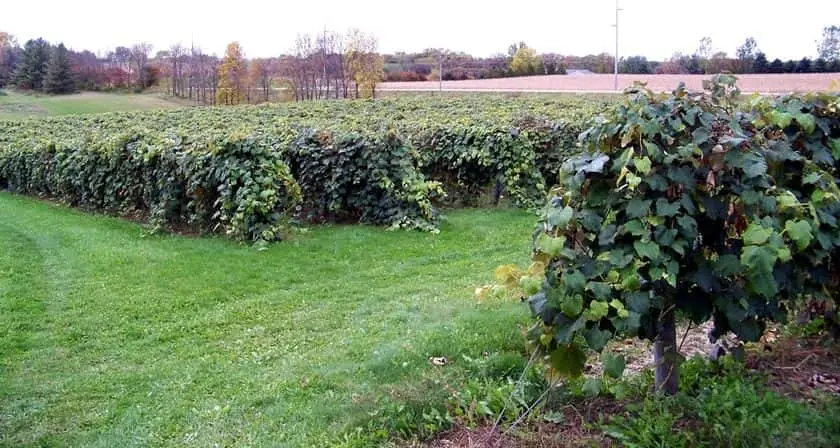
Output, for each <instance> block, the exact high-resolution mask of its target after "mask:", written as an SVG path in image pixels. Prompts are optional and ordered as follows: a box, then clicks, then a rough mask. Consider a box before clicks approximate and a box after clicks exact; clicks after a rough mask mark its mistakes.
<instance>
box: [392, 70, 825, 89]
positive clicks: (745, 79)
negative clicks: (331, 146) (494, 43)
mask: <svg viewBox="0 0 840 448" xmlns="http://www.w3.org/2000/svg"><path fill="white" fill-rule="evenodd" d="M709 78H710V76H709V75H619V77H618V83H619V89H624V88H626V87H629V86H632V85H633V83H634V82H635V81H643V82H646V83H647V85H648V87H649V88H651V89H652V90H655V91H671V90H673V89H674V88H676V87H677V85H678V84H679V83H680V82H685V84H686V86H687V87H688V88H689V89H692V90H702V89H703V80H704V79H709ZM832 82H840V74H838V73H806V74H779V75H754V74H748V75H738V86H739V87H740V88H741V90H742V91H743V92H747V93H749V92H759V93H788V92H794V91H796V92H815V91H829V90H832V89H834V90H837V89H840V87H838V86H834V87H832ZM613 85H614V80H613V75H603V74H592V75H579V76H571V75H548V76H527V77H517V78H496V79H477V80H467V81H444V82H443V89H444V90H447V91H459V90H460V91H489V92H492V91H500V92H503V91H509V92H516V91H537V92H552V91H553V92H594V93H601V92H609V91H613ZM439 87H440V85H439V83H438V82H437V81H425V82H386V83H383V84H382V85H381V86H380V87H379V89H380V90H382V91H386V92H387V91H415V90H418V91H424V90H438V89H439Z"/></svg>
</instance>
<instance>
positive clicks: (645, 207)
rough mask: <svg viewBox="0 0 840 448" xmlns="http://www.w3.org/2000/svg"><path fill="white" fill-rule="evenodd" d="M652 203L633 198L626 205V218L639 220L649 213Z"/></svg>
mask: <svg viewBox="0 0 840 448" xmlns="http://www.w3.org/2000/svg"><path fill="white" fill-rule="evenodd" d="M652 203H653V201H651V200H645V201H643V200H641V199H638V198H633V199H631V200H630V202H628V203H627V208H626V211H627V217H628V218H629V219H633V218H641V217H642V216H645V215H647V213H648V211H650V205H651V204H652Z"/></svg>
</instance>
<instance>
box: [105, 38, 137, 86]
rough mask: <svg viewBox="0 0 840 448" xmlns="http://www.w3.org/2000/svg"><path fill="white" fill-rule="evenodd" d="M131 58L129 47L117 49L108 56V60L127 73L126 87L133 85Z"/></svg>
mask: <svg viewBox="0 0 840 448" xmlns="http://www.w3.org/2000/svg"><path fill="white" fill-rule="evenodd" d="M131 57H132V55H131V49H130V48H128V47H117V48H115V49H114V51H113V52H112V53H110V54H109V55H108V59H110V60H111V62H112V63H114V64H115V65H116V66H117V67H119V68H120V69H121V70H123V71H125V73H126V77H127V78H126V86H128V85H129V84H131Z"/></svg>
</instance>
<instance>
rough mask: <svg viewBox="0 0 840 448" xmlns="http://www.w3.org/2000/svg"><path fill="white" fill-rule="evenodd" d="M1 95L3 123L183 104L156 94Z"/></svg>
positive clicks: (163, 107)
mask: <svg viewBox="0 0 840 448" xmlns="http://www.w3.org/2000/svg"><path fill="white" fill-rule="evenodd" d="M2 92H3V93H4V94H0V120H17V119H23V118H28V117H42V116H48V115H68V114H92V113H102V112H125V111H133V110H152V109H166V108H170V107H178V106H179V105H180V104H179V103H177V102H175V101H172V100H168V99H166V98H163V97H160V96H156V95H154V94H123V93H100V92H82V93H76V94H72V95H40V94H32V95H28V94H22V93H17V92H13V91H8V90H3V91H2Z"/></svg>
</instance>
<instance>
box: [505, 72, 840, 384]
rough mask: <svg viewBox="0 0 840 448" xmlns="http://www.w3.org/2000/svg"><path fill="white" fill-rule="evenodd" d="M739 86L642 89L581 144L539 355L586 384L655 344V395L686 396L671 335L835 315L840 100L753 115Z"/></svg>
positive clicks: (553, 261)
mask: <svg viewBox="0 0 840 448" xmlns="http://www.w3.org/2000/svg"><path fill="white" fill-rule="evenodd" d="M735 81H736V79H735V78H734V77H733V76H730V75H718V76H716V77H715V78H713V79H712V80H711V81H710V82H708V83H707V85H706V86H705V91H704V92H701V93H692V92H689V91H687V90H686V89H685V88H684V86H680V87H679V88H677V89H676V90H675V91H673V92H672V93H670V94H654V93H653V92H651V91H650V90H647V89H646V88H645V87H644V86H643V85H637V86H636V87H635V88H633V89H632V90H631V91H629V92H628V95H627V98H626V100H625V101H624V102H623V103H622V104H621V105H619V106H618V107H617V108H615V109H614V110H613V111H611V112H609V113H608V114H606V115H604V116H602V117H599V118H598V119H596V123H595V124H594V125H593V126H592V127H591V128H590V129H589V130H587V131H586V132H584V133H583V134H581V137H580V138H581V142H582V145H583V153H582V154H580V155H579V156H576V157H572V158H570V159H569V160H568V161H567V162H566V163H565V164H564V166H563V168H562V173H561V180H560V183H559V185H558V186H557V187H556V188H554V189H553V190H552V193H551V198H550V200H549V202H548V204H547V205H546V207H545V208H544V210H543V211H542V213H541V219H540V222H539V225H538V228H537V230H536V232H535V234H534V238H533V241H534V251H533V264H532V266H531V267H530V268H529V269H528V271H526V272H523V271H520V270H518V269H516V268H515V267H514V266H502V267H500V268H499V269H498V270H497V276H498V277H499V278H500V280H502V281H503V282H505V283H507V285H508V286H516V287H518V288H521V289H522V290H523V292H524V293H525V295H527V296H528V297H529V298H528V304H529V305H530V308H531V310H532V312H533V314H534V316H535V317H536V318H537V319H536V324H535V325H534V326H533V327H532V328H531V330H530V331H529V333H528V335H529V339H530V341H531V342H532V343H533V344H534V345H535V346H536V347H537V348H538V349H539V350H541V351H542V352H543V353H545V360H546V361H547V362H548V363H550V365H551V366H552V367H553V368H554V369H555V370H556V371H558V372H560V373H563V374H568V375H579V374H581V373H582V371H583V367H584V363H585V362H586V359H587V355H586V350H585V349H586V348H589V349H592V350H594V351H598V352H600V351H602V350H603V349H604V347H605V346H606V344H607V342H608V341H610V340H611V339H614V338H619V337H640V338H645V339H650V340H653V341H655V345H654V355H655V358H657V359H656V369H657V376H656V379H657V387H658V388H661V389H662V390H664V391H665V392H668V393H675V392H676V387H677V384H678V382H677V379H678V374H679V370H678V359H679V356H678V353H677V347H676V341H675V335H674V321H675V319H676V318H677V317H679V316H685V317H687V318H688V319H691V320H692V321H694V322H695V323H701V322H705V321H707V320H709V319H713V321H714V330H713V334H712V337H713V338H714V337H719V336H720V335H722V334H724V333H726V332H730V331H731V332H734V333H735V334H736V335H737V336H738V337H739V338H740V339H741V340H743V341H756V340H758V339H759V337H760V336H761V335H762V333H763V330H764V328H765V326H766V324H767V322H768V321H783V320H785V318H786V316H787V312H788V310H790V309H791V308H794V307H796V306H798V305H799V302H800V301H802V300H803V299H804V298H816V299H819V300H831V297H832V291H833V290H836V288H837V283H838V282H837V280H838V275H837V274H838V272H837V269H836V261H835V257H836V255H837V249H838V247H840V230H839V229H838V225H840V222H838V218H840V189H838V187H837V177H836V174H837V173H836V170H837V167H838V161H840V103H838V96H837V95H828V94H823V95H810V96H804V97H803V96H787V97H782V98H777V99H764V98H752V99H749V100H747V101H742V99H741V98H740V97H739V92H738V89H737V87H736V85H735Z"/></svg>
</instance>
